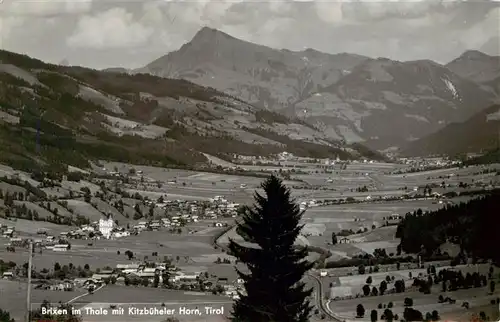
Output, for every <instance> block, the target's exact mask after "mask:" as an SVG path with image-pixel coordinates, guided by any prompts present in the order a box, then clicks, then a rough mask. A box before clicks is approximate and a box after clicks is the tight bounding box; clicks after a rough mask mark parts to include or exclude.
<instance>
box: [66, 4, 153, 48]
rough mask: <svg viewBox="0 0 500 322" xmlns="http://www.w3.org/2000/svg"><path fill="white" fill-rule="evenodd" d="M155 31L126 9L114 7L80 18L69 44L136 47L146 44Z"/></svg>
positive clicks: (99, 46) (75, 45)
mask: <svg viewBox="0 0 500 322" xmlns="http://www.w3.org/2000/svg"><path fill="white" fill-rule="evenodd" d="M153 32H154V30H153V28H152V27H148V26H145V25H143V24H141V23H140V22H136V21H134V19H133V15H132V14H131V13H129V12H127V11H126V10H125V9H123V8H113V9H109V10H107V11H105V12H102V13H99V14H97V15H95V16H84V17H82V18H80V20H79V21H78V24H77V27H76V30H75V32H74V33H73V34H72V35H71V36H70V37H69V38H68V40H67V44H68V45H69V46H70V47H76V48H78V47H84V48H96V49H106V48H127V47H136V46H140V45H143V44H145V43H146V42H147V41H148V39H149V37H150V36H151V35H152V34H153Z"/></svg>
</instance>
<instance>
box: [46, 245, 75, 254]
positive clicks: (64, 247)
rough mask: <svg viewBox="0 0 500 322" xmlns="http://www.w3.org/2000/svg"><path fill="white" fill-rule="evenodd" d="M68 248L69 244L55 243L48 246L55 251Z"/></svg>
mask: <svg viewBox="0 0 500 322" xmlns="http://www.w3.org/2000/svg"><path fill="white" fill-rule="evenodd" d="M47 248H49V247H47ZM70 248H71V246H70V245H69V244H57V245H54V246H51V247H50V249H52V250H53V251H55V252H65V251H67V250H69V249H70Z"/></svg>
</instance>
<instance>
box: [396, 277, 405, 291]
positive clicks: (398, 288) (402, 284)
mask: <svg viewBox="0 0 500 322" xmlns="http://www.w3.org/2000/svg"><path fill="white" fill-rule="evenodd" d="M394 288H395V289H396V293H402V292H404V291H405V282H404V281H403V280H397V281H396V282H395V283H394Z"/></svg>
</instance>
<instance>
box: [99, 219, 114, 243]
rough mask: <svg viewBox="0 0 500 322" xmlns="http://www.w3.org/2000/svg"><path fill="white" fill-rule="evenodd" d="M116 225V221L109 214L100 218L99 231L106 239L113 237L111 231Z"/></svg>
mask: <svg viewBox="0 0 500 322" xmlns="http://www.w3.org/2000/svg"><path fill="white" fill-rule="evenodd" d="M114 226H115V222H114V221H113V218H112V216H111V215H108V217H107V218H105V219H104V218H101V219H99V232H101V234H102V236H103V237H104V238H106V239H109V238H110V237H111V232H112V231H113V228H114Z"/></svg>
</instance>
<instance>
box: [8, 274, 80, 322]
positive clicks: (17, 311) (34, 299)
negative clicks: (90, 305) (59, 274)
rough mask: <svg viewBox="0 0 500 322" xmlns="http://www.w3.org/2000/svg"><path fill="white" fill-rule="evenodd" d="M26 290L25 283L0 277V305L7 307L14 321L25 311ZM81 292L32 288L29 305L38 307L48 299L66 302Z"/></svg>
mask: <svg viewBox="0 0 500 322" xmlns="http://www.w3.org/2000/svg"><path fill="white" fill-rule="evenodd" d="M26 292H27V284H26V283H23V282H17V281H8V280H1V279H0V294H1V295H2V296H1V298H0V307H1V308H2V309H8V311H9V312H10V314H11V316H12V317H13V318H14V319H15V320H16V321H22V320H23V319H24V314H25V312H26ZM82 294H85V293H83V292H81V291H73V292H59V291H42V290H36V289H32V291H31V304H32V305H31V307H32V309H37V308H39V307H40V304H41V303H42V302H43V301H44V300H48V301H49V302H51V303H58V302H59V301H62V302H66V301H69V300H71V299H73V298H75V297H77V296H79V295H82Z"/></svg>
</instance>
